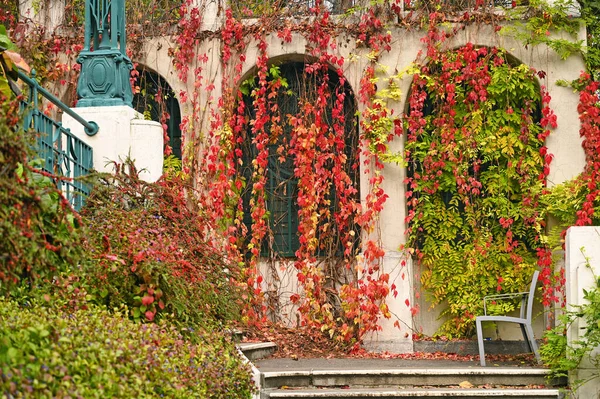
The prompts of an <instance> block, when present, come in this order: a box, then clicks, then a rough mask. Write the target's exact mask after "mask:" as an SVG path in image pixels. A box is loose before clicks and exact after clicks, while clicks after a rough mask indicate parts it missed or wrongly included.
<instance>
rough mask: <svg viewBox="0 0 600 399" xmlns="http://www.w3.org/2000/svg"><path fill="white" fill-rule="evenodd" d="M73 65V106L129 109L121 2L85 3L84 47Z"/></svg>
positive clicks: (94, 0) (96, 0)
mask: <svg viewBox="0 0 600 399" xmlns="http://www.w3.org/2000/svg"><path fill="white" fill-rule="evenodd" d="M77 62H78V63H80V64H81V73H80V75H79V82H78V84H77V96H78V98H79V101H78V102H77V107H100V106H119V105H128V106H130V107H131V106H132V103H131V101H132V99H133V93H132V91H131V85H130V83H129V75H130V71H131V70H132V69H133V64H132V62H131V60H130V59H129V57H127V54H126V52H125V0H85V39H84V47H83V50H82V51H81V53H80V54H79V58H78V59H77Z"/></svg>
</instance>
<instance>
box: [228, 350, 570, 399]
mask: <svg viewBox="0 0 600 399" xmlns="http://www.w3.org/2000/svg"><path fill="white" fill-rule="evenodd" d="M240 349H241V350H242V351H243V352H244V353H245V355H246V356H247V357H248V358H249V359H253V364H254V366H255V371H256V370H258V372H259V374H260V377H257V378H260V395H259V396H257V397H259V398H260V399H276V398H280V399H301V398H302V399H309V398H311V399H312V398H315V399H316V398H319V399H334V398H335V399H341V398H353V399H367V398H379V399H391V398H441V397H449V398H464V399H466V398H468V399H471V398H486V397H491V398H512V399H534V398H535V399H550V398H552V399H559V398H563V397H564V393H563V392H562V391H561V388H564V387H565V386H566V380H557V381H547V379H546V375H547V373H548V370H546V369H544V368H538V367H531V366H528V365H523V364H519V363H514V362H513V363H502V364H494V362H489V364H490V365H489V366H488V367H480V366H479V362H478V360H477V359H475V360H474V361H471V362H468V361H451V360H414V359H411V360H407V359H297V360H295V359H269V358H263V359H261V357H266V356H269V355H270V354H271V353H273V351H274V350H275V349H276V348H275V346H274V345H273V344H240ZM257 375H258V373H257Z"/></svg>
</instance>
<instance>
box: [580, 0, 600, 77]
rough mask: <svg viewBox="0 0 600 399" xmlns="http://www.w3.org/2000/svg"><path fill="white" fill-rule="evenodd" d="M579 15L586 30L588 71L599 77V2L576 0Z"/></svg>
mask: <svg viewBox="0 0 600 399" xmlns="http://www.w3.org/2000/svg"><path fill="white" fill-rule="evenodd" d="M578 2H579V4H580V6H581V17H582V19H583V21H584V22H585V25H586V30H587V49H586V51H585V53H584V57H585V61H586V63H587V67H588V71H590V73H592V74H593V77H594V79H595V80H598V79H600V76H599V75H598V71H600V2H598V1H597V0H578Z"/></svg>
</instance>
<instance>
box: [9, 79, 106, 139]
mask: <svg viewBox="0 0 600 399" xmlns="http://www.w3.org/2000/svg"><path fill="white" fill-rule="evenodd" d="M17 72H18V74H19V79H21V80H22V81H24V82H25V83H27V84H28V85H29V87H35V88H36V90H37V92H38V93H40V94H41V95H42V96H44V97H46V99H48V100H49V101H50V102H51V103H52V104H54V105H56V106H57V107H58V108H60V109H61V110H62V111H63V112H66V113H67V114H68V115H69V116H71V117H72V118H73V119H75V120H76V121H77V122H79V123H81V124H82V125H83V127H84V131H85V133H86V134H87V135H88V136H93V135H95V134H96V133H98V129H99V128H98V124H97V123H96V122H94V121H86V120H85V119H83V118H82V117H81V116H80V115H79V114H78V113H77V112H75V111H73V110H72V109H71V108H69V107H68V106H66V105H65V103H63V102H62V101H60V100H59V99H58V98H57V97H56V96H54V94H52V93H50V92H49V91H48V90H46V89H44V88H43V87H42V86H40V84H39V83H38V82H37V80H35V69H34V70H32V71H31V75H32V76H33V78H30V77H29V76H27V74H26V73H25V72H23V71H21V70H20V69H18V70H17Z"/></svg>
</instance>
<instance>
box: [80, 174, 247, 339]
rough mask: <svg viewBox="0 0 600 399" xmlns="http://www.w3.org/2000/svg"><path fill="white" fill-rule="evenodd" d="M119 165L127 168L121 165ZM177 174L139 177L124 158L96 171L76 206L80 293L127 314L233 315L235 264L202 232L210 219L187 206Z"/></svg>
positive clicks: (200, 319) (214, 319)
mask: <svg viewBox="0 0 600 399" xmlns="http://www.w3.org/2000/svg"><path fill="white" fill-rule="evenodd" d="M126 170H127V171H126ZM186 190H187V192H189V190H190V189H189V188H187V189H186V187H185V185H184V182H183V180H182V179H180V178H178V177H171V178H168V179H166V180H163V181H161V182H159V183H156V184H150V183H146V182H144V181H141V180H140V179H139V178H138V176H137V172H136V171H135V168H133V165H132V163H131V162H128V163H127V165H126V167H125V168H120V167H118V168H117V173H116V174H115V175H110V176H106V175H105V176H103V177H101V179H100V182H99V184H97V185H96V188H95V189H94V191H93V193H92V195H91V196H90V198H88V200H87V203H86V206H85V208H84V210H83V211H82V220H83V223H84V224H86V225H87V227H88V229H89V233H88V237H87V240H86V241H85V243H84V248H85V250H86V252H87V253H89V255H90V257H91V258H92V259H93V260H94V262H92V263H90V264H89V265H88V266H87V269H86V270H85V273H86V274H88V277H86V280H87V281H89V284H90V285H89V287H88V291H89V292H90V293H91V294H92V295H93V296H94V298H95V300H96V301H97V302H98V303H103V304H105V305H107V306H108V307H109V308H110V307H115V306H119V305H121V304H127V305H128V306H129V307H130V308H131V311H132V314H133V316H134V318H135V319H140V320H146V321H152V320H155V319H159V318H161V317H164V316H168V317H170V315H172V316H173V317H171V319H173V320H174V321H176V322H177V323H179V324H180V325H181V326H184V327H187V326H196V327H197V326H205V327H208V328H213V327H214V326H219V325H224V324H227V322H228V321H229V320H232V319H236V318H237V316H238V314H239V312H238V309H237V307H236V299H237V298H239V296H238V295H237V290H236V285H235V284H234V283H233V281H234V279H233V277H234V276H235V266H234V265H229V264H226V263H225V260H224V259H225V258H224V256H223V255H222V254H221V253H220V252H219V251H218V250H217V249H216V248H215V246H214V245H212V243H211V242H209V241H208V240H207V239H206V238H205V237H206V236H205V234H206V231H207V229H211V223H210V221H209V220H207V219H206V218H204V217H203V216H202V215H201V214H200V212H199V210H197V209H192V208H190V205H189V204H190V203H191V201H187V198H186Z"/></svg>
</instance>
